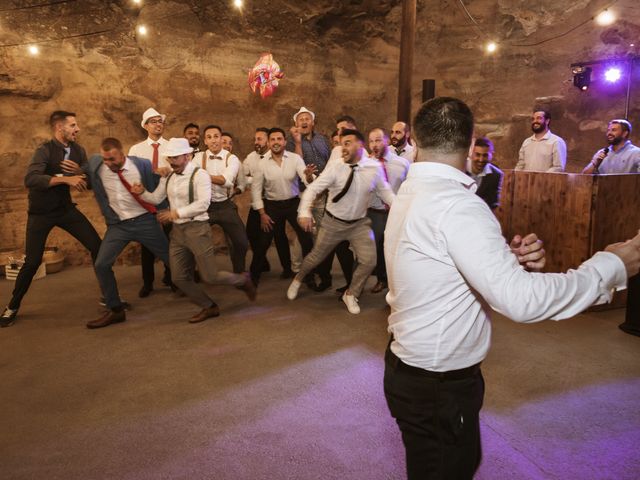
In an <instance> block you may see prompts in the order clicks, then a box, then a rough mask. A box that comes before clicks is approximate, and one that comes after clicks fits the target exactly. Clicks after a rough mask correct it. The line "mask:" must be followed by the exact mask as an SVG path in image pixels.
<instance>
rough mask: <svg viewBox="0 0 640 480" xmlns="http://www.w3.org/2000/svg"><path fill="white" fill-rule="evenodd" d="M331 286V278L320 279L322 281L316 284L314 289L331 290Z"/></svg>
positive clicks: (320, 290) (319, 290)
mask: <svg viewBox="0 0 640 480" xmlns="http://www.w3.org/2000/svg"><path fill="white" fill-rule="evenodd" d="M330 288H331V279H329V280H326V279H325V280H320V283H319V284H318V285H316V288H314V290H315V291H316V292H324V291H325V290H329V289H330Z"/></svg>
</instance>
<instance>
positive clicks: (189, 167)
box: [176, 162, 196, 175]
mask: <svg viewBox="0 0 640 480" xmlns="http://www.w3.org/2000/svg"><path fill="white" fill-rule="evenodd" d="M195 168H196V166H195V165H194V164H193V162H187V166H186V167H184V170H183V171H182V173H177V174H176V175H187V174H189V173H191V172H193V170H194V169H195Z"/></svg>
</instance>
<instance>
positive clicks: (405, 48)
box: [396, 0, 416, 122]
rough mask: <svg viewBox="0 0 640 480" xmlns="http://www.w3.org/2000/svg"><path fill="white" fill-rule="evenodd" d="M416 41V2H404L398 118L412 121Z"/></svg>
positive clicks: (405, 0)
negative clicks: (412, 89) (412, 85)
mask: <svg viewBox="0 0 640 480" xmlns="http://www.w3.org/2000/svg"><path fill="white" fill-rule="evenodd" d="M415 39H416V0H403V1H402V33H401V40H400V65H399V74H398V118H397V119H396V120H398V121H401V122H410V121H411V79H412V77H413V50H414V45H415Z"/></svg>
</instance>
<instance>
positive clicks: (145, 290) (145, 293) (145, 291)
mask: <svg viewBox="0 0 640 480" xmlns="http://www.w3.org/2000/svg"><path fill="white" fill-rule="evenodd" d="M152 291H153V285H143V286H142V288H141V289H140V291H139V292H138V296H139V297H140V298H146V297H148V296H149V294H150V293H151V292H152Z"/></svg>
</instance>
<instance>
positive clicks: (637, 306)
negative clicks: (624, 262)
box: [620, 274, 640, 336]
mask: <svg viewBox="0 0 640 480" xmlns="http://www.w3.org/2000/svg"><path fill="white" fill-rule="evenodd" d="M620 328H622V329H623V330H624V331H626V332H628V333H632V334H634V335H638V336H640V274H638V275H634V276H633V277H631V278H630V279H629V282H628V284H627V311H626V314H625V319H624V323H623V324H622V325H620Z"/></svg>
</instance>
